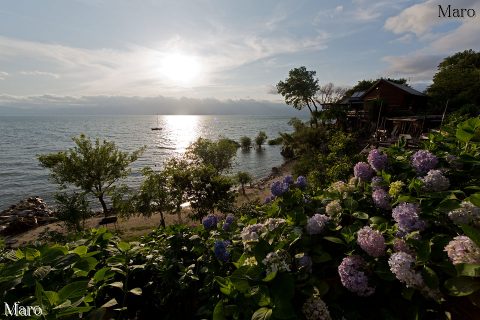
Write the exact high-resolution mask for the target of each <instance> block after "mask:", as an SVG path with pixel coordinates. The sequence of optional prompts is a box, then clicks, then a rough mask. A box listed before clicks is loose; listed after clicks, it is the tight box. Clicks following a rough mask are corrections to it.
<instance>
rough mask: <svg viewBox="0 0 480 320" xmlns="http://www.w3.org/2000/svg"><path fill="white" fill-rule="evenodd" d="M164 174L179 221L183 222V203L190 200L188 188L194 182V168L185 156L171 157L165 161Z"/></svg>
mask: <svg viewBox="0 0 480 320" xmlns="http://www.w3.org/2000/svg"><path fill="white" fill-rule="evenodd" d="M163 171H164V174H165V176H166V178H167V187H168V190H169V193H170V197H171V199H172V203H173V206H174V208H175V212H176V214H177V217H178V222H179V223H181V222H182V215H181V210H182V207H181V205H182V204H183V203H185V202H187V201H188V194H187V190H188V189H190V188H191V184H192V170H191V164H190V163H189V161H187V160H186V159H183V158H171V159H169V160H168V161H167V162H165V163H164V168H163Z"/></svg>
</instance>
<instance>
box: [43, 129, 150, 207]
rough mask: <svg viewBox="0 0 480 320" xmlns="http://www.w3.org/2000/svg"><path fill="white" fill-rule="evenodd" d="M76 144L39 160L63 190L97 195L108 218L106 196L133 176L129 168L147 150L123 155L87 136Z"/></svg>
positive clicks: (102, 142) (109, 144)
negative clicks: (121, 182)
mask: <svg viewBox="0 0 480 320" xmlns="http://www.w3.org/2000/svg"><path fill="white" fill-rule="evenodd" d="M73 141H74V142H75V147H74V148H72V149H69V150H67V151H61V152H56V153H50V154H46V155H40V156H39V157H38V159H39V161H40V163H41V165H42V166H43V167H45V168H48V169H50V173H51V177H52V178H53V180H54V181H55V182H57V183H58V184H59V185H60V187H61V188H65V187H66V186H67V185H71V186H75V187H77V188H80V189H81V190H83V191H84V192H85V193H86V194H91V195H93V196H94V197H95V198H97V199H98V201H99V202H100V204H101V205H102V209H103V213H104V214H105V216H107V214H108V208H107V205H106V203H105V195H107V194H108V193H109V192H111V191H112V190H113V188H115V185H116V183H117V182H118V181H119V180H120V179H122V178H126V177H127V176H128V175H129V174H130V169H129V165H130V164H131V163H132V162H134V161H136V160H137V159H138V157H139V156H140V155H141V154H142V153H143V151H144V150H145V147H143V148H140V149H139V150H136V151H134V152H132V153H129V152H123V151H120V150H119V149H118V147H117V146H116V145H115V143H114V142H110V141H105V140H103V141H100V140H99V139H98V138H97V139H96V140H95V141H94V142H93V141H92V140H90V139H89V138H88V137H86V136H85V135H83V134H82V135H80V136H79V137H75V138H73Z"/></svg>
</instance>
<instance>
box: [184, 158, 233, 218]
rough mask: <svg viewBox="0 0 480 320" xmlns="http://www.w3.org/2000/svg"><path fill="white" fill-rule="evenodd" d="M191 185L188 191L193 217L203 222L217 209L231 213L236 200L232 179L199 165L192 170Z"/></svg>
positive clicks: (211, 168) (208, 167) (212, 168)
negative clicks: (205, 217) (203, 218)
mask: <svg viewBox="0 0 480 320" xmlns="http://www.w3.org/2000/svg"><path fill="white" fill-rule="evenodd" d="M191 172H192V175H191V185H190V187H189V188H188V189H187V194H188V200H189V201H190V206H191V208H192V210H193V212H194V214H193V217H194V218H196V219H199V220H201V219H202V217H204V216H206V215H207V214H209V213H214V212H215V209H218V210H220V211H221V212H229V211H231V209H232V205H233V201H234V199H235V196H234V193H233V191H232V190H231V189H232V186H233V183H232V181H231V179H230V178H228V177H226V176H223V175H221V174H218V172H217V170H216V169H215V168H214V167H212V166H211V165H198V166H195V167H193V168H192V169H191Z"/></svg>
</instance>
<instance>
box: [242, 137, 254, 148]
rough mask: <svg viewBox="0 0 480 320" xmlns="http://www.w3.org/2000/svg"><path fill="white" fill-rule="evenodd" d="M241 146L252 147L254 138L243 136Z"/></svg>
mask: <svg viewBox="0 0 480 320" xmlns="http://www.w3.org/2000/svg"><path fill="white" fill-rule="evenodd" d="M240 146H241V148H242V149H243V150H249V149H250V147H251V146H252V139H250V138H249V137H246V136H243V137H241V138H240Z"/></svg>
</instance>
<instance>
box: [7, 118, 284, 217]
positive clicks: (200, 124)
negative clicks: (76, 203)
mask: <svg viewBox="0 0 480 320" xmlns="http://www.w3.org/2000/svg"><path fill="white" fill-rule="evenodd" d="M289 119H290V118H289V117H272V116H158V117H157V116H56V117H55V116H54V117H51V116H48V117H47V116H0V210H3V209H5V208H6V207H8V206H9V205H11V204H13V203H15V202H17V201H19V200H21V199H23V198H25V197H29V196H34V195H35V196H40V197H42V198H44V199H46V200H47V202H50V203H51V199H52V195H53V193H54V192H55V191H56V186H55V185H54V184H52V183H50V181H49V179H48V171H47V170H46V169H44V168H42V167H41V166H40V165H39V162H38V160H37V155H39V154H43V153H49V152H55V151H61V150H66V149H68V148H71V147H73V142H72V139H71V138H72V137H73V136H77V135H79V134H81V133H85V134H87V135H88V136H90V137H99V138H101V139H106V140H111V141H114V142H115V143H116V144H117V145H118V146H119V147H120V148H121V149H123V150H127V151H133V150H135V149H137V148H139V147H141V146H143V145H145V146H146V147H147V150H146V152H145V153H144V154H143V155H142V156H141V158H139V159H138V160H137V161H136V162H135V163H133V165H132V175H131V176H130V177H129V178H128V180H127V183H128V184H130V185H132V186H136V185H138V184H139V183H140V181H141V175H140V173H139V170H140V169H141V168H143V167H147V166H148V167H161V166H162V163H163V162H164V161H165V160H166V159H168V158H170V157H172V156H176V155H180V154H182V153H183V152H184V151H185V148H186V147H187V146H188V145H189V144H190V143H191V142H193V141H195V140H196V139H197V138H198V137H204V138H209V139H217V138H219V137H227V138H230V139H234V140H237V141H238V140H239V138H240V137H241V136H244V135H246V136H249V137H250V138H251V139H252V141H253V140H254V138H255V136H256V135H257V133H258V132H259V131H260V130H263V131H265V132H266V133H267V135H268V137H269V139H272V138H275V137H277V136H278V132H289V131H291V130H292V128H291V127H290V126H289V125H288V121H289ZM157 121H158V125H159V126H160V127H162V128H163V130H160V131H152V130H151V127H156V126H157ZM282 162H283V158H282V156H281V155H280V147H279V146H268V145H265V146H264V150H262V151H256V150H251V151H249V152H243V151H242V150H240V149H239V150H238V152H237V156H236V158H235V165H234V168H233V170H232V172H236V171H239V170H242V171H248V172H250V173H251V174H252V175H253V176H255V177H257V178H258V177H262V176H265V175H267V174H268V173H269V172H270V170H271V168H272V167H273V166H278V165H280V164H281V163H282Z"/></svg>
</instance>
